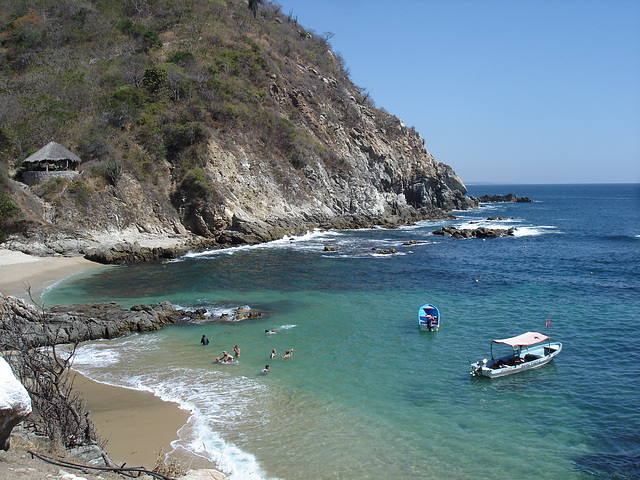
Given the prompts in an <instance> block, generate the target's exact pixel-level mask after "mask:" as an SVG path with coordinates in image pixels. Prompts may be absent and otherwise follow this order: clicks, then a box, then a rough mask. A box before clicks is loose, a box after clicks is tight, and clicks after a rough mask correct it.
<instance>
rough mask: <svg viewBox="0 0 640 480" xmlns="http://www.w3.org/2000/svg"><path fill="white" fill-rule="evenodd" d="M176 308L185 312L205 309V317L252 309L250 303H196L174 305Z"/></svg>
mask: <svg viewBox="0 0 640 480" xmlns="http://www.w3.org/2000/svg"><path fill="white" fill-rule="evenodd" d="M174 307H175V308H176V310H183V311H185V312H195V311H196V310H205V313H204V316H205V317H221V316H222V315H233V314H234V313H235V312H236V310H237V309H238V308H242V309H244V310H251V307H250V306H249V305H211V304H208V305H202V304H200V305H195V306H184V305H174Z"/></svg>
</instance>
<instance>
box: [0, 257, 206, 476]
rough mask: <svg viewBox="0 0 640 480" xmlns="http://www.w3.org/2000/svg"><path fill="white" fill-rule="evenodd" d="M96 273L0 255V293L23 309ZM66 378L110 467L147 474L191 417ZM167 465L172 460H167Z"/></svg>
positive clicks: (80, 378) (65, 263)
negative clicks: (76, 278)
mask: <svg viewBox="0 0 640 480" xmlns="http://www.w3.org/2000/svg"><path fill="white" fill-rule="evenodd" d="M98 267H108V266H105V265H102V264H100V263H96V262H92V261H90V260H87V259H85V258H83V257H36V256H32V255H27V254H24V253H21V252H16V251H13V250H7V249H0V292H1V293H3V294H5V295H7V296H13V297H17V298H21V299H23V300H26V301H27V302H29V303H33V302H38V301H40V299H41V296H42V294H43V293H44V292H46V291H47V289H49V288H51V287H52V286H53V285H55V284H56V283H58V282H60V281H62V280H64V279H66V278H68V277H70V276H72V275H76V274H79V273H81V272H84V271H86V270H88V269H95V268H98ZM29 290H30V292H31V295H29ZM71 374H72V375H74V383H73V391H74V392H76V393H78V394H79V396H80V398H82V400H83V401H84V402H86V406H87V409H88V410H89V411H90V418H91V421H92V422H93V424H94V426H95V427H96V430H97V432H98V434H99V436H100V438H101V439H102V440H104V441H106V442H107V443H106V445H105V447H104V449H105V451H106V452H107V453H108V455H109V456H110V458H111V460H112V461H113V462H114V463H116V464H120V465H122V464H124V463H126V464H127V465H129V466H133V465H135V466H144V467H145V468H147V469H149V470H151V469H153V468H155V466H156V464H157V462H158V460H159V459H162V460H164V457H165V456H166V455H167V454H169V453H170V452H171V450H172V448H173V447H172V446H171V442H173V441H174V440H178V439H179V435H178V430H180V428H182V427H183V426H184V425H185V424H186V422H187V420H188V419H189V417H190V415H191V414H190V413H189V412H188V411H186V410H184V409H182V408H180V406H179V405H178V404H177V403H174V402H167V401H164V400H162V399H160V398H158V397H156V396H155V395H153V394H152V393H150V392H145V391H140V390H134V389H130V388H125V387H118V386H114V385H108V384H104V383H100V382H97V381H94V380H92V379H90V378H88V377H86V376H84V375H82V374H81V373H80V372H78V371H76V370H72V371H71ZM170 457H171V456H170ZM172 460H173V457H171V458H170V459H169V461H172ZM187 460H188V461H185V462H183V461H182V459H177V461H178V462H179V463H184V465H185V466H188V465H187V464H188V463H189V462H190V460H189V459H187ZM192 467H193V466H192ZM196 468H204V469H213V468H215V466H214V465H210V464H206V465H198V467H196Z"/></svg>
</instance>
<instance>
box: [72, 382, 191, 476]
mask: <svg viewBox="0 0 640 480" xmlns="http://www.w3.org/2000/svg"><path fill="white" fill-rule="evenodd" d="M75 375H76V376H75V378H74V382H73V386H74V389H75V390H76V391H77V392H78V393H79V394H80V396H81V397H82V398H83V399H84V400H85V402H86V404H87V408H88V409H89V411H90V412H91V420H92V421H93V423H94V425H95V426H96V428H97V430H98V434H99V435H100V437H101V438H102V439H104V440H106V441H107V444H106V446H105V450H106V451H107V452H108V454H109V456H110V458H111V460H113V461H114V462H115V463H117V464H118V465H122V464H123V463H126V464H127V466H129V467H133V466H136V467H137V466H144V467H145V468H147V469H153V468H154V466H155V465H156V462H157V461H158V459H159V458H161V456H163V455H164V454H167V453H169V452H170V451H171V442H172V441H174V440H176V439H177V438H178V433H177V432H178V430H180V428H181V427H182V426H183V425H184V424H185V423H186V422H187V420H188V418H189V412H187V411H186V410H182V409H180V408H179V407H178V405H177V404H176V403H172V402H165V401H163V400H160V399H159V398H158V397H156V396H154V395H153V394H152V393H149V392H143V391H138V390H131V389H128V388H120V387H114V386H111V385H105V384H103V383H98V382H94V381H93V380H90V379H88V378H87V377H85V376H83V375H81V374H80V373H78V372H75Z"/></svg>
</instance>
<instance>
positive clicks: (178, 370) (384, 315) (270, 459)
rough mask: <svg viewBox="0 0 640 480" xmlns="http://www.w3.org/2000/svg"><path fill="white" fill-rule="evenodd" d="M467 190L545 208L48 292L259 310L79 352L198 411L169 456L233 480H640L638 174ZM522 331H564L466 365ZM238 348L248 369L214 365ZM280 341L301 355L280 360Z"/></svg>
mask: <svg viewBox="0 0 640 480" xmlns="http://www.w3.org/2000/svg"><path fill="white" fill-rule="evenodd" d="M470 190H471V194H474V195H482V194H484V193H502V194H505V193H515V194H517V195H520V196H529V197H531V198H533V199H534V200H536V203H530V204H529V203H527V204H494V205H488V206H485V207H483V208H481V209H478V210H474V211H471V212H458V213H459V218H458V219H457V220H454V221H447V222H421V223H420V224H418V225H415V226H411V227H405V228H401V229H394V230H384V229H372V230H360V231H341V232H315V233H310V234H309V235H306V236H304V237H297V238H291V239H284V240H283V241H279V242H273V243H270V244H266V245H261V246H256V247H248V248H236V249H231V250H225V251H218V252H205V253H203V254H197V255H190V256H187V257H185V258H183V259H181V260H180V261H176V262H172V263H169V264H165V265H161V264H144V265H134V266H128V267H109V268H106V269H105V270H101V271H100V272H99V273H88V274H86V275H84V276H79V277H73V278H71V279H68V280H67V281H65V282H63V283H61V284H59V285H57V286H56V288H55V289H54V290H52V291H50V292H48V293H47V294H46V296H45V298H44V301H45V303H46V304H47V305H51V304H58V303H60V304H65V303H76V302H94V301H112V300H115V301H118V302H120V303H121V304H122V305H123V306H132V305H136V304H141V303H154V302H158V301H161V300H168V301H170V302H172V303H174V304H176V305H180V306H182V307H185V308H196V307H197V308H206V309H208V310H209V311H212V312H214V311H215V312H221V311H227V310H230V309H233V308H236V307H238V306H249V307H250V308H251V309H253V310H255V311H260V312H263V313H265V316H264V317H263V318H261V319H258V320H248V321H245V322H242V323H238V324H235V325H218V324H206V323H205V324H188V325H177V326H171V327H168V328H165V329H164V330H162V331H160V332H156V333H153V334H145V335H134V336H132V337H128V338H125V339H120V340H114V341H102V342H94V343H91V344H88V345H85V346H84V347H82V348H81V349H80V352H79V354H78V357H77V359H76V368H77V369H78V370H80V371H81V372H82V373H85V374H86V375H88V376H90V377H91V378H94V379H96V380H99V381H103V382H107V383H112V384H116V385H122V386H128V387H132V388H141V389H145V390H149V391H152V392H154V393H155V394H156V395H158V396H160V397H162V398H165V399H170V400H175V401H178V402H179V403H181V405H183V406H184V407H185V408H188V409H189V410H190V411H191V412H192V416H191V418H190V420H189V422H188V424H187V425H186V426H185V427H184V428H183V429H182V430H181V431H180V437H181V438H180V440H179V441H178V442H176V443H175V445H174V446H175V448H176V450H177V451H178V452H180V451H183V450H187V451H190V452H196V453H197V454H198V455H201V456H203V457H206V458H208V459H211V460H214V461H216V462H218V463H219V464H220V465H221V467H222V468H223V469H224V470H226V471H229V472H231V477H232V478H233V479H245V478H255V479H260V478H282V479H308V478H314V479H324V478H326V479H336V478H339V479H362V478H402V479H468V478H478V479H480V478H481V479H503V478H519V479H521V478H536V477H537V478H545V479H591V478H620V479H626V478H629V479H630V478H637V477H638V476H639V475H640V461H639V458H640V434H639V433H638V432H640V414H639V413H638V412H639V411H640V387H638V386H637V381H636V378H637V375H638V373H639V369H638V366H637V365H638V364H639V360H640V358H639V356H640V355H639V353H638V347H637V345H638V341H639V340H640V327H639V325H638V322H639V321H640V295H639V294H640V186H639V185H571V186H557V185H554V186H535V185H531V186H526V185H518V186H476V187H471V188H470ZM494 215H500V216H503V217H506V220H501V221H498V222H490V223H489V224H492V225H494V226H496V227H501V228H506V227H515V228H516V236H515V237H513V238H500V239H491V240H486V241H483V240H477V239H471V240H452V239H449V238H442V237H436V236H433V235H431V234H430V232H431V231H432V230H435V229H437V228H439V227H440V226H442V225H444V224H454V225H456V226H458V227H462V226H469V225H472V224H471V223H470V222H480V225H482V224H486V223H487V222H486V218H487V217H490V216H494ZM473 225H476V226H477V225H478V224H475V223H474V224H473ZM408 240H420V241H423V242H424V243H420V244H414V245H410V246H407V245H403V242H405V241H408ZM326 244H330V245H335V246H337V247H338V251H337V252H325V251H324V250H323V246H324V245H326ZM373 248H378V249H381V248H396V249H397V250H398V254H396V255H376V253H375V250H372V249H373ZM426 302H429V303H434V304H436V305H437V306H438V307H439V308H440V311H441V314H442V326H441V329H440V332H438V333H433V332H420V331H419V330H418V327H417V311H418V308H419V307H420V305H422V304H423V303H426ZM548 318H550V319H551V326H550V328H549V329H547V328H546V327H545V324H546V321H547V319H548ZM265 329H275V330H277V332H278V333H277V334H275V335H265V334H264V331H265ZM529 330H534V331H535V330H537V331H540V332H543V333H547V334H550V335H551V336H552V338H553V339H554V340H557V341H561V342H563V344H564V349H563V352H562V353H561V354H560V356H559V357H558V358H557V359H556V360H555V361H554V362H552V363H551V364H549V365H547V366H545V367H542V368H540V369H537V370H534V371H530V372H525V373H522V374H520V375H516V376H511V377H505V378H502V379H494V380H489V379H484V378H470V376H469V362H470V361H475V360H478V359H481V358H483V357H486V356H488V354H489V343H490V340H491V339H492V338H502V337H507V336H513V335H516V334H519V333H523V332H525V331H529ZM203 334H206V335H207V337H208V338H209V339H210V341H211V343H210V345H208V346H207V347H202V346H201V345H200V344H199V340H200V337H201V336H202V335H203ZM235 344H238V345H239V346H240V348H241V349H242V354H241V357H240V361H239V363H238V364H237V365H219V364H215V363H214V362H213V360H214V359H215V357H216V356H219V355H220V354H221V352H222V350H226V351H229V352H230V351H231V349H232V348H233V346H234V345H235ZM274 348H275V349H276V350H277V351H278V352H282V353H284V351H285V350H287V349H289V348H294V354H293V356H292V358H290V359H284V360H283V359H280V358H278V359H273V360H270V359H269V353H270V352H271V350H272V349H274ZM267 363H268V364H270V367H271V371H270V373H269V374H268V375H262V374H261V370H262V368H263V367H264V365H265V364H267Z"/></svg>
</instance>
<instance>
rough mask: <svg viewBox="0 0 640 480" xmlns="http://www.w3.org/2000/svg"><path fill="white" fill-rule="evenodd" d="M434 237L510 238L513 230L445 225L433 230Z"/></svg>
mask: <svg viewBox="0 0 640 480" xmlns="http://www.w3.org/2000/svg"><path fill="white" fill-rule="evenodd" d="M432 233H433V234H434V235H441V236H449V237H451V238H498V237H512V236H513V228H508V229H504V228H487V227H478V228H462V229H458V228H456V227H454V226H453V225H447V226H445V227H442V228H441V229H440V230H434V231H433V232H432Z"/></svg>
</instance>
